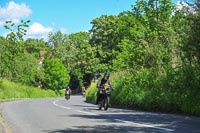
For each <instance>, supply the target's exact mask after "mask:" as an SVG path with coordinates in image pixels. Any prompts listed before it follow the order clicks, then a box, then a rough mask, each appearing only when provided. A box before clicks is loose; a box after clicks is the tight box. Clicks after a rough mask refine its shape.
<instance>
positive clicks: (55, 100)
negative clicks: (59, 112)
mask: <svg viewBox="0 0 200 133" xmlns="http://www.w3.org/2000/svg"><path fill="white" fill-rule="evenodd" d="M57 101H60V100H55V101H54V102H53V104H54V105H55V106H57V107H60V108H63V109H71V108H69V107H65V106H61V105H58V104H56V102H57Z"/></svg>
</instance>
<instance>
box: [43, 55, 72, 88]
mask: <svg viewBox="0 0 200 133" xmlns="http://www.w3.org/2000/svg"><path fill="white" fill-rule="evenodd" d="M44 71H45V79H44V84H45V87H46V88H49V89H54V90H59V89H63V88H65V87H67V85H68V83H69V80H70V76H69V74H68V72H67V70H66V68H65V67H64V66H63V64H62V62H61V61H60V60H58V59H47V60H46V61H45V63H44Z"/></svg>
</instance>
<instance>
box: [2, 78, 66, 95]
mask: <svg viewBox="0 0 200 133" xmlns="http://www.w3.org/2000/svg"><path fill="white" fill-rule="evenodd" d="M63 95H64V91H63V90H61V91H60V95H59V93H55V92H54V91H53V90H42V89H40V88H36V87H32V86H25V85H21V84H19V83H14V82H10V81H8V80H5V79H3V80H0V99H10V98H42V97H44V98H45V97H60V96H63Z"/></svg>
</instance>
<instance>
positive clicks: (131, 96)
mask: <svg viewBox="0 0 200 133" xmlns="http://www.w3.org/2000/svg"><path fill="white" fill-rule="evenodd" d="M184 5H187V6H184ZM130 6H131V5H130ZM177 7H178V8H177ZM180 7H182V8H180ZM28 23H29V21H23V20H22V21H21V23H20V24H14V23H12V22H11V21H7V24H6V25H5V28H6V29H8V30H9V31H11V32H10V34H8V35H7V37H6V38H4V37H0V77H1V79H2V83H1V84H5V86H6V84H12V85H11V86H14V83H13V82H15V83H16V84H18V83H20V84H21V85H25V86H33V87H27V88H26V87H25V88H24V90H26V91H25V92H24V93H23V92H20V93H22V94H20V93H17V92H15V94H13V93H12V91H10V92H9V90H6V91H5V92H0V96H1V97H3V98H6V97H8V98H10V97H18V96H24V97H25V96H28V97H37V94H36V92H41V93H44V95H45V96H46V94H45V93H48V94H49V95H51V94H52V96H54V93H56V94H57V92H59V90H61V89H63V88H65V87H67V86H68V85H69V86H70V87H71V89H72V92H80V91H81V90H82V88H83V87H85V88H88V86H89V88H88V89H87V92H86V99H87V101H89V102H95V99H96V92H97V89H96V83H92V80H93V78H94V76H95V75H96V74H103V73H104V72H110V73H111V81H112V82H113V84H114V87H115V88H116V90H115V91H113V92H112V97H111V102H112V105H113V106H118V107H124V108H130V109H143V110H149V111H162V112H175V113H187V114H192V115H200V98H199V97H198V96H199V95H200V40H199V36H200V2H199V0H197V1H194V2H191V3H189V4H181V3H179V6H177V5H175V4H174V3H172V1H171V0H159V1H157V0H145V1H137V2H136V4H135V5H132V10H130V11H122V12H120V13H119V14H118V15H101V16H100V17H98V18H94V19H93V20H92V21H91V24H92V28H91V29H90V30H89V31H88V32H78V33H73V34H69V35H67V34H63V33H62V32H61V31H57V32H55V33H49V35H48V39H47V41H45V40H43V39H33V38H29V39H27V40H24V39H23V36H24V35H25V34H26V27H28ZM40 51H45V52H46V53H45V55H44V57H41V55H40ZM37 60H41V61H42V62H43V65H39V64H38V63H37ZM38 86H39V87H40V88H41V89H38V88H35V87H38ZM4 88H5V87H4ZM19 88H20V87H19ZM22 88H23V87H22ZM28 88H29V89H28ZM13 90H14V89H13ZM41 96H43V94H41ZM38 97H40V96H39V94H38Z"/></svg>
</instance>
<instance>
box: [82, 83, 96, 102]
mask: <svg viewBox="0 0 200 133" xmlns="http://www.w3.org/2000/svg"><path fill="white" fill-rule="evenodd" d="M96 84H97V83H94V82H92V83H91V85H90V87H89V88H88V89H87V91H86V94H85V96H86V100H87V101H88V102H91V103H95V102H96V94H97V88H96Z"/></svg>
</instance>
